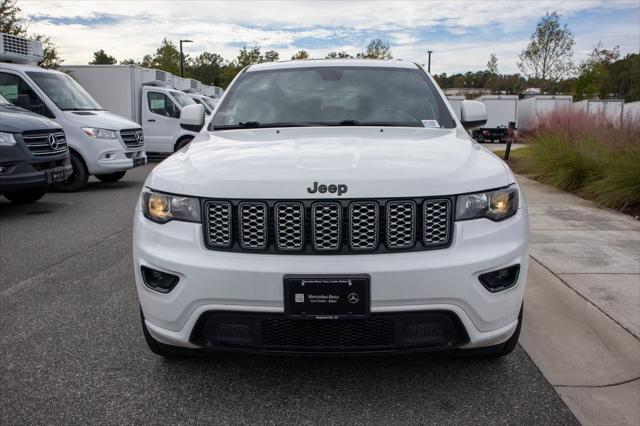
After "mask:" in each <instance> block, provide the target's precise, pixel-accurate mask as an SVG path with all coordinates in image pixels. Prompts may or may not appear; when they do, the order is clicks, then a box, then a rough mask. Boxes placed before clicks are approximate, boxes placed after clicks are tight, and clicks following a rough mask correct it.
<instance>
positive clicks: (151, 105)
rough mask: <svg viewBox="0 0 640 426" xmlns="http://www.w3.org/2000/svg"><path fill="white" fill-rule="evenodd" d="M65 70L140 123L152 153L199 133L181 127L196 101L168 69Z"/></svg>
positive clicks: (105, 103) (110, 107)
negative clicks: (182, 117) (182, 116)
mask: <svg viewBox="0 0 640 426" xmlns="http://www.w3.org/2000/svg"><path fill="white" fill-rule="evenodd" d="M62 69H63V70H64V71H66V72H69V73H70V74H71V75H72V76H73V78H75V79H76V80H77V81H78V82H80V84H82V86H83V87H84V88H85V89H87V91H88V92H89V93H90V94H91V95H92V96H93V97H95V98H96V99H97V100H98V101H99V102H100V103H101V104H102V105H103V106H104V107H105V108H107V109H108V110H109V111H111V112H113V113H114V114H118V115H121V116H123V117H126V118H128V119H129V120H133V121H135V122H136V123H139V124H140V125H141V126H142V129H143V131H144V135H145V145H146V149H147V152H148V153H150V154H171V153H173V152H175V151H177V150H179V149H180V148H182V147H184V146H186V145H187V144H188V143H189V142H191V140H192V139H193V138H194V136H195V135H196V134H195V133H194V132H190V131H187V130H184V129H182V128H181V127H180V112H181V111H182V108H183V107H184V106H186V105H191V104H194V103H195V102H194V101H193V99H191V97H189V96H188V95H186V94H185V93H183V92H182V91H180V90H176V89H174V76H173V75H172V74H170V73H168V72H165V71H161V70H157V69H152V68H143V67H139V66H136V65H65V66H63V67H62ZM194 81H195V80H194ZM198 83H199V82H198Z"/></svg>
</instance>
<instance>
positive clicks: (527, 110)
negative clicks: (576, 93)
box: [516, 95, 573, 131]
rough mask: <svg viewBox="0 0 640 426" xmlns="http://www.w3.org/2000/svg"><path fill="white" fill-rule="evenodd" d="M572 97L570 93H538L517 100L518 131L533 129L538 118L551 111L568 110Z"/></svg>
mask: <svg viewBox="0 0 640 426" xmlns="http://www.w3.org/2000/svg"><path fill="white" fill-rule="evenodd" d="M572 100H573V97H572V96H570V95H539V96H532V97H530V98H525V99H521V100H519V101H518V120H517V122H516V124H517V128H518V131H523V130H524V131H526V130H533V129H535V128H536V127H537V126H538V123H539V120H540V119H542V118H544V117H545V116H547V115H549V114H550V113H552V112H553V111H559V110H569V109H570V108H571V102H572Z"/></svg>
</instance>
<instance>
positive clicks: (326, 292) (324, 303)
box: [284, 275, 370, 319]
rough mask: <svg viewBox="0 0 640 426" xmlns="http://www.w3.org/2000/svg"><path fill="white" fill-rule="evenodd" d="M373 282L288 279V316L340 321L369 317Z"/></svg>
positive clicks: (361, 277) (365, 278) (342, 278)
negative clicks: (339, 319) (371, 284)
mask: <svg viewBox="0 0 640 426" xmlns="http://www.w3.org/2000/svg"><path fill="white" fill-rule="evenodd" d="M369 289H370V278H369V276H368V275H358V276H348V277H346V276H316V277H299V276H285V277H284V307H285V314H286V315H288V316H291V317H300V318H318V319H325V318H326V319H336V318H344V317H365V316H367V315H369V309H370V299H369Z"/></svg>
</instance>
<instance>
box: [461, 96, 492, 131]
mask: <svg viewBox="0 0 640 426" xmlns="http://www.w3.org/2000/svg"><path fill="white" fill-rule="evenodd" d="M460 123H462V126H463V127H464V128H465V129H467V130H469V129H471V128H472V127H478V126H482V125H483V124H486V123H487V108H486V106H485V105H484V104H483V103H482V102H480V101H462V106H461V107H460Z"/></svg>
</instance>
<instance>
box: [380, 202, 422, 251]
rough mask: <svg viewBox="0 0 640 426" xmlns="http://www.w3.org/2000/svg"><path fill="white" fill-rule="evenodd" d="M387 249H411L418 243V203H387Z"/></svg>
mask: <svg viewBox="0 0 640 426" xmlns="http://www.w3.org/2000/svg"><path fill="white" fill-rule="evenodd" d="M386 215H387V228H386V229H387V247H389V248H390V249H403V248H410V247H413V245H414V244H415V242H416V203H415V202H413V201H390V202H388V203H387V209H386Z"/></svg>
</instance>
